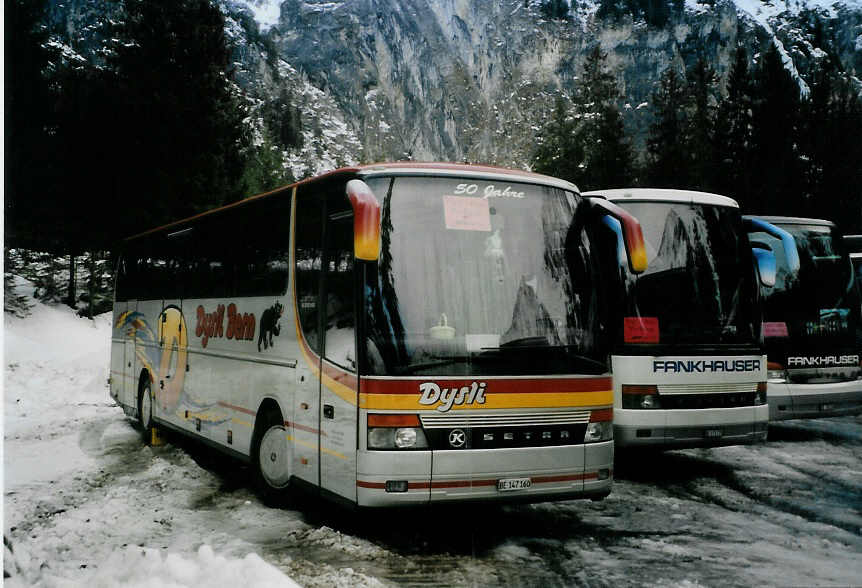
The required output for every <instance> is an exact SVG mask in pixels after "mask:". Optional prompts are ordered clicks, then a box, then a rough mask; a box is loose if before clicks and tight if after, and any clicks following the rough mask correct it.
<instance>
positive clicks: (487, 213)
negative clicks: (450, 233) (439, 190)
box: [443, 196, 491, 231]
mask: <svg viewBox="0 0 862 588" xmlns="http://www.w3.org/2000/svg"><path fill="white" fill-rule="evenodd" d="M443 210H444V213H445V215H446V228H447V229H455V230H458V231H490V230H491V207H490V205H489V204H488V201H487V200H485V199H483V198H470V197H468V196H443Z"/></svg>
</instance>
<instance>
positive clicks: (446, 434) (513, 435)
mask: <svg viewBox="0 0 862 588" xmlns="http://www.w3.org/2000/svg"><path fill="white" fill-rule="evenodd" d="M420 418H421V419H422V425H423V427H425V435H426V436H427V438H428V443H429V445H430V447H431V449H505V448H515V447H548V446H555V445H556V446H558V445H580V444H582V443H583V442H584V433H585V432H586V430H587V424H588V423H589V422H590V411H589V410H567V411H560V412H522V413H511V412H509V413H499V412H494V413H489V412H486V413H466V412H463V413H461V414H458V413H455V414H441V415H436V414H430V415H429V414H426V415H421V416H420ZM453 433H456V438H458V437H460V435H458V433H463V436H464V441H465V442H464V444H463V445H460V444H459V446H457V447H456V446H454V445H452V443H451V441H450V439H451V436H452V434H453Z"/></svg>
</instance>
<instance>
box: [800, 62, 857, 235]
mask: <svg viewBox="0 0 862 588" xmlns="http://www.w3.org/2000/svg"><path fill="white" fill-rule="evenodd" d="M810 87H811V93H810V95H809V97H808V99H807V100H805V101H804V103H803V105H802V110H803V116H802V117H801V118H802V121H803V124H802V136H803V141H802V144H803V149H804V153H805V158H804V159H803V162H804V163H805V164H807V165H806V166H805V171H806V172H807V173H806V188H807V190H806V194H805V198H804V200H803V202H802V203H801V209H800V214H803V215H805V216H811V217H816V218H826V219H829V220H832V221H834V222H836V223H837V224H838V225H839V227H841V228H842V229H843V230H844V231H845V232H850V231H852V232H859V231H860V229H862V141H860V140H859V137H862V98H860V96H859V94H858V92H857V91H856V90H855V87H854V83H853V81H852V80H851V79H850V76H848V75H847V74H845V73H843V72H840V71H838V70H837V69H836V68H835V67H834V64H833V63H831V62H827V63H823V64H821V67H820V68H819V69H818V70H817V71H816V72H815V75H814V76H813V80H812V83H811V85H810Z"/></svg>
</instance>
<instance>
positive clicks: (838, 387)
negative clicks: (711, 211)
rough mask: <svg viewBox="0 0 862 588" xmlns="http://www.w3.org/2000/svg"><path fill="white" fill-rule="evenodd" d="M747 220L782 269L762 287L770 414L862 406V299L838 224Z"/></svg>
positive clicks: (851, 410)
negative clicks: (861, 298)
mask: <svg viewBox="0 0 862 588" xmlns="http://www.w3.org/2000/svg"><path fill="white" fill-rule="evenodd" d="M746 220H747V221H748V226H749V231H750V233H749V238H750V239H751V241H752V245H754V246H755V247H762V248H768V249H769V250H771V251H772V252H773V253H774V254H775V258H776V261H777V269H778V271H777V276H776V282H775V285H774V286H772V287H764V288H763V296H764V305H763V321H764V322H763V333H764V336H765V339H764V340H765V343H766V352H767V355H768V358H769V366H768V367H769V391H768V393H769V418H770V420H785V419H795V418H817V417H830V416H840V415H847V414H859V413H862V365H860V355H862V320H860V313H862V308H860V304H862V303H860V295H859V286H858V284H857V283H856V280H855V279H854V268H853V265H852V263H851V261H850V256H849V255H848V252H847V247H846V244H845V242H844V241H843V240H842V238H841V234H840V233H839V232H838V229H837V227H836V226H835V225H834V224H833V223H831V222H830V221H826V220H820V219H807V218H793V217H779V216H762V217H755V216H751V217H746ZM776 233H777V234H778V235H777V236H776Z"/></svg>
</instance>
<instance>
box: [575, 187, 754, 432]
mask: <svg viewBox="0 0 862 588" xmlns="http://www.w3.org/2000/svg"><path fill="white" fill-rule="evenodd" d="M593 195H594V196H603V197H605V198H607V199H608V200H609V201H611V202H613V203H615V204H617V205H618V206H620V207H622V208H623V209H625V210H626V211H628V212H629V213H630V214H632V215H633V216H634V217H635V218H637V219H638V221H639V222H640V224H641V226H642V228H643V235H644V240H645V247H646V257H647V263H648V266H649V267H648V269H647V271H646V272H644V273H643V274H642V275H640V276H634V275H632V274H631V273H630V272H627V271H625V268H624V266H623V265H621V268H622V269H621V272H620V274H621V277H620V280H619V281H620V283H621V288H620V289H619V290H620V292H621V293H620V298H619V299H618V300H617V306H618V308H619V309H620V310H619V312H618V314H617V316H616V319H615V322H616V326H615V330H614V333H615V335H614V337H615V341H614V351H613V355H612V358H611V362H612V373H613V381H614V439H615V442H616V445H617V447H654V448H668V449H669V448H682V447H705V446H707V447H708V446H719V445H736V444H747V443H755V442H760V441H763V440H765V439H766V435H767V424H768V416H769V415H768V407H767V405H766V384H765V382H766V357H765V356H764V355H763V352H762V348H761V343H760V333H759V329H760V320H759V315H758V313H757V285H756V280H757V275H756V271H755V265H754V262H753V261H752V259H751V251H750V249H749V246H748V241H747V239H746V236H745V232H744V230H743V228H742V222H741V217H740V214H739V208H738V206H737V204H736V202H735V201H733V200H731V199H730V198H726V197H724V196H719V195H716V194H708V193H703V192H692V191H683V190H661V189H621V190H598V191H595V192H588V193H584V196H593Z"/></svg>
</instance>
